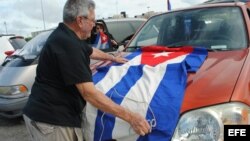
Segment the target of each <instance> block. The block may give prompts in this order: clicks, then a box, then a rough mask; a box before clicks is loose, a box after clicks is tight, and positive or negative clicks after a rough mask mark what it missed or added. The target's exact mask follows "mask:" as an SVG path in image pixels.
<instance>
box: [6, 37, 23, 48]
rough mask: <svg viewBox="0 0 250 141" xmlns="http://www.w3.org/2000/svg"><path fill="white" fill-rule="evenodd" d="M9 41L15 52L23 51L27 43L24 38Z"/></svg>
mask: <svg viewBox="0 0 250 141" xmlns="http://www.w3.org/2000/svg"><path fill="white" fill-rule="evenodd" d="M9 41H10V43H11V45H12V46H13V47H14V49H15V50H17V49H21V48H22V47H23V46H24V45H25V44H26V43H27V42H26V41H25V39H24V38H22V37H12V38H10V39H9Z"/></svg>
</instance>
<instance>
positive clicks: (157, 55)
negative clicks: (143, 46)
mask: <svg viewBox="0 0 250 141" xmlns="http://www.w3.org/2000/svg"><path fill="white" fill-rule="evenodd" d="M170 53H171V52H161V53H155V54H153V55H154V58H157V57H160V56H166V57H167V56H168V55H169V54H170Z"/></svg>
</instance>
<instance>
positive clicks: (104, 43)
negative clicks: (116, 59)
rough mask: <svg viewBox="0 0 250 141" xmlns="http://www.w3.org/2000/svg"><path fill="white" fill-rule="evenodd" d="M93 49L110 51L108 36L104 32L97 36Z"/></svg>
mask: <svg viewBox="0 0 250 141" xmlns="http://www.w3.org/2000/svg"><path fill="white" fill-rule="evenodd" d="M93 47H95V48H98V49H108V48H109V41H108V36H107V35H106V34H105V33H103V32H99V33H98V34H97V35H96V39H95V42H94V45H93Z"/></svg>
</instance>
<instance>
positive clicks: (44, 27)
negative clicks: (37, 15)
mask: <svg viewBox="0 0 250 141" xmlns="http://www.w3.org/2000/svg"><path fill="white" fill-rule="evenodd" d="M41 10H42V17H43V29H44V30H45V29H46V26H45V21H44V11H43V0H41Z"/></svg>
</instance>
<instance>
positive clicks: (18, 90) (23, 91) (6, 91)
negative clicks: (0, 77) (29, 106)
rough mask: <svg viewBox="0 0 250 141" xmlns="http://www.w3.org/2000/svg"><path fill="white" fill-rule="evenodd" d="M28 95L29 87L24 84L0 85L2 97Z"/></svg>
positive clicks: (0, 95)
mask: <svg viewBox="0 0 250 141" xmlns="http://www.w3.org/2000/svg"><path fill="white" fill-rule="evenodd" d="M27 95H28V89H27V88H26V87H25V86H24V85H16V86H0V97H4V98H19V97H24V96H27Z"/></svg>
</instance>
